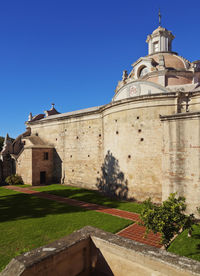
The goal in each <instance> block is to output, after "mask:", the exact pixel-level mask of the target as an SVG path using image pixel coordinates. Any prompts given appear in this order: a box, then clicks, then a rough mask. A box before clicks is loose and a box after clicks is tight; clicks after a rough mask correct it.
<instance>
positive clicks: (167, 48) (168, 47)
mask: <svg viewBox="0 0 200 276" xmlns="http://www.w3.org/2000/svg"><path fill="white" fill-rule="evenodd" d="M174 38H175V37H174V36H173V34H172V32H171V31H168V30H167V29H165V28H163V27H161V14H160V11H159V26H158V28H157V29H155V30H154V31H153V33H152V34H150V35H148V36H147V40H146V42H147V43H148V54H149V55H151V54H155V53H159V52H171V51H172V40H173V39H174Z"/></svg>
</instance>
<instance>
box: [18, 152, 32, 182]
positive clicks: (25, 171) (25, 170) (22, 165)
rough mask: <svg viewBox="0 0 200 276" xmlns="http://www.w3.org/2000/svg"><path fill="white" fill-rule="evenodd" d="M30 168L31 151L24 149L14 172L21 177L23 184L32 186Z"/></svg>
mask: <svg viewBox="0 0 200 276" xmlns="http://www.w3.org/2000/svg"><path fill="white" fill-rule="evenodd" d="M32 167H33V166H32V149H26V148H24V150H23V151H22V152H21V154H20V155H19V157H18V159H17V161H16V172H17V174H19V175H21V176H23V181H24V183H25V184H32V174H33V172H32Z"/></svg>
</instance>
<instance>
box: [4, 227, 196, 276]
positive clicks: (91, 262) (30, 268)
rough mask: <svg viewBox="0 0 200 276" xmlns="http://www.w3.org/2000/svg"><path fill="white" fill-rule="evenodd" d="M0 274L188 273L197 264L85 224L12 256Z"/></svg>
mask: <svg viewBox="0 0 200 276" xmlns="http://www.w3.org/2000/svg"><path fill="white" fill-rule="evenodd" d="M0 275H1V276H43V275H48V276H54V275H60V276H65V275H70V276H77V275H79V276H89V275H90V276H92V275H93V276H97V275H101V276H102V275H104V276H113V275H115V276H127V275H130V276H153V275H155V276H169V275H170V276H171V275H173V276H192V275H200V263H199V262H197V261H194V260H191V259H188V258H185V257H179V256H177V255H175V254H171V253H168V252H166V251H165V250H161V249H157V248H154V247H151V246H148V245H144V244H140V243H137V242H134V241H132V240H129V239H125V238H123V237H120V236H117V235H114V234H111V233H107V232H105V231H102V230H99V229H96V228H93V227H90V226H87V227H84V228H82V229H80V230H79V231H77V232H75V233H72V234H71V235H69V236H66V237H64V238H62V239H60V240H57V241H55V242H53V243H51V244H49V245H46V246H43V247H40V248H37V249H35V250H32V251H30V252H27V253H24V254H22V255H20V256H17V257H15V258H14V259H12V261H11V262H10V263H9V264H8V266H7V267H6V268H5V269H4V270H3V271H2V272H1V273H0Z"/></svg>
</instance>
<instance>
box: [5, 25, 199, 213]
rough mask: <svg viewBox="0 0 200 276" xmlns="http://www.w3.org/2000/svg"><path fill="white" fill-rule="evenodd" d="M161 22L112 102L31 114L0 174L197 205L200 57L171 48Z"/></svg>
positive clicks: (191, 208)
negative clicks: (189, 57) (174, 197)
mask: <svg viewBox="0 0 200 276" xmlns="http://www.w3.org/2000/svg"><path fill="white" fill-rule="evenodd" d="M173 39H174V36H173V34H172V32H171V31H168V30H167V29H165V28H163V27H161V26H159V27H158V28H157V29H156V30H154V31H153V33H152V34H150V35H148V37H147V40H146V42H147V44H148V55H147V56H145V57H141V58H139V59H138V60H137V61H135V62H134V63H133V64H132V70H131V71H130V72H129V73H128V72H127V71H124V72H123V76H122V80H121V81H119V82H118V85H117V87H116V91H115V95H113V99H112V100H111V102H110V103H108V104H106V105H103V106H98V107H92V108H88V109H83V110H78V111H75V112H67V113H62V114H60V113H59V112H58V111H57V110H56V109H55V107H54V105H52V108H51V109H50V110H48V111H45V114H38V115H36V116H32V114H30V115H29V120H28V121H27V122H26V125H27V131H26V132H25V133H24V134H22V135H20V136H19V137H18V138H17V139H16V140H15V141H14V142H11V141H10V140H9V137H8V136H7V138H6V140H5V143H4V148H3V150H2V152H1V159H2V162H1V164H0V166H1V169H0V172H1V173H0V177H1V178H2V179H4V178H5V176H6V175H8V174H9V173H11V172H13V171H16V173H17V174H19V175H21V176H22V178H23V180H24V182H25V183H27V184H30V185H40V184H45V183H46V184H47V183H55V182H58V183H63V184H70V185H74V186H81V187H86V188H89V189H99V190H101V191H104V192H106V193H108V194H111V195H117V196H119V197H121V198H132V199H135V200H138V201H143V200H144V199H146V198H148V197H151V198H152V199H153V201H154V202H161V201H162V200H165V199H166V198H167V197H168V196H169V194H170V193H172V192H177V193H178V194H179V195H183V196H185V197H186V201H187V204H188V212H194V213H195V211H196V207H197V206H200V86H199V85H200V61H194V62H190V61H188V60H187V59H185V58H183V57H181V56H179V55H178V54H177V53H175V52H173V51H172V41H173Z"/></svg>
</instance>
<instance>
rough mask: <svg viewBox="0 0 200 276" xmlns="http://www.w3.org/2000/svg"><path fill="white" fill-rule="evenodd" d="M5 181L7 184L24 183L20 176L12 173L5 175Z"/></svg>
mask: <svg viewBox="0 0 200 276" xmlns="http://www.w3.org/2000/svg"><path fill="white" fill-rule="evenodd" d="M5 182H6V183H7V184H8V185H23V184H24V182H23V179H22V177H21V176H20V175H18V174H12V175H10V176H8V177H6V179H5Z"/></svg>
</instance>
